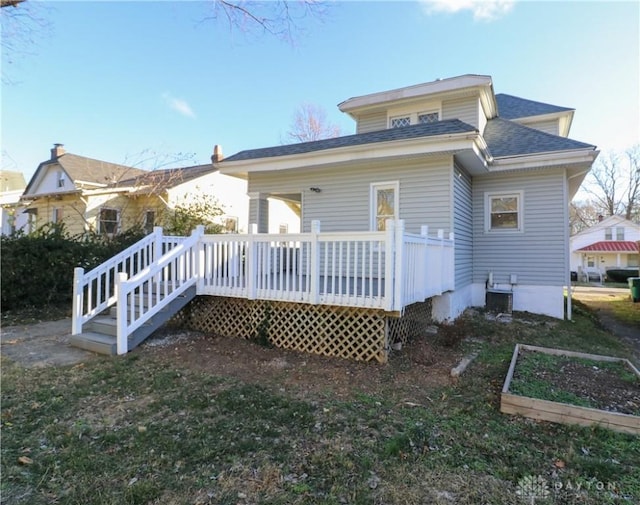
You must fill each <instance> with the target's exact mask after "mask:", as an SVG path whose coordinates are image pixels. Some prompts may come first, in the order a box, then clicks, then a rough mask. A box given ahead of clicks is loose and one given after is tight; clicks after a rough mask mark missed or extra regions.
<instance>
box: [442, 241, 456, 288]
mask: <svg viewBox="0 0 640 505" xmlns="http://www.w3.org/2000/svg"><path fill="white" fill-rule="evenodd" d="M449 240H450V241H451V245H450V246H449V247H448V248H447V249H448V251H449V254H448V255H447V274H448V275H447V285H446V286H445V287H446V289H447V291H449V290H452V289H455V287H456V281H455V279H456V277H455V276H456V259H455V258H456V243H455V240H454V235H453V232H450V233H449Z"/></svg>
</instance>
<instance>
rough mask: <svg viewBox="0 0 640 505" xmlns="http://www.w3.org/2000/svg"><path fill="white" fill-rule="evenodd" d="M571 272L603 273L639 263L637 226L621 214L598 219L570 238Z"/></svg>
mask: <svg viewBox="0 0 640 505" xmlns="http://www.w3.org/2000/svg"><path fill="white" fill-rule="evenodd" d="M570 243H571V271H573V272H577V273H578V274H579V275H580V273H581V272H584V273H585V274H588V273H597V274H598V275H602V276H604V275H605V274H606V270H607V269H608V268H632V267H635V268H638V267H639V266H640V225H638V224H635V223H633V222H632V221H629V220H628V219H625V218H623V217H621V216H609V217H607V218H604V219H601V220H600V221H599V222H598V223H596V224H595V225H593V226H592V227H591V228H587V229H586V230H583V231H581V232H580V233H576V234H575V235H573V236H572V237H571V241H570Z"/></svg>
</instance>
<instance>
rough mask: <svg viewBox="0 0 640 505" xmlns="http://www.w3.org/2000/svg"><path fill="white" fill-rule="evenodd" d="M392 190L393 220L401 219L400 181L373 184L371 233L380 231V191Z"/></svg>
mask: <svg viewBox="0 0 640 505" xmlns="http://www.w3.org/2000/svg"><path fill="white" fill-rule="evenodd" d="M381 189H382V190H384V189H392V190H393V191H394V199H393V219H394V220H396V221H397V220H398V219H400V181H385V182H372V183H371V185H370V189H369V227H370V229H371V231H384V230H378V224H377V223H378V199H377V196H378V190H381Z"/></svg>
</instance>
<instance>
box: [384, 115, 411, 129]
mask: <svg viewBox="0 0 640 505" xmlns="http://www.w3.org/2000/svg"><path fill="white" fill-rule="evenodd" d="M405 119H406V120H408V121H409V124H406V125H402V126H393V122H394V121H395V120H405ZM412 124H415V123H414V122H413V121H412V120H411V115H409V114H400V115H399V116H392V117H390V118H389V128H404V127H405V126H410V125H412Z"/></svg>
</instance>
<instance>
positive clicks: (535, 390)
mask: <svg viewBox="0 0 640 505" xmlns="http://www.w3.org/2000/svg"><path fill="white" fill-rule="evenodd" d="M500 411H501V412H504V413H507V414H519V415H522V416H525V417H530V418H532V419H539V420H544V421H552V422H557V423H563V424H579V425H583V426H592V425H600V426H603V427H606V428H610V429H612V430H615V431H620V432H624V433H633V434H640V372H639V371H638V370H637V369H636V368H635V367H634V366H633V365H632V364H631V363H630V362H629V360H626V359H623V358H614V357H610V356H599V355H595V354H585V353H579V352H573V351H564V350H560V349H549V348H543V347H535V346H529V345H523V344H516V346H515V349H514V351H513V356H512V359H511V365H510V367H509V372H508V373H507V378H506V380H505V383H504V387H503V389H502V395H501V399H500Z"/></svg>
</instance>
